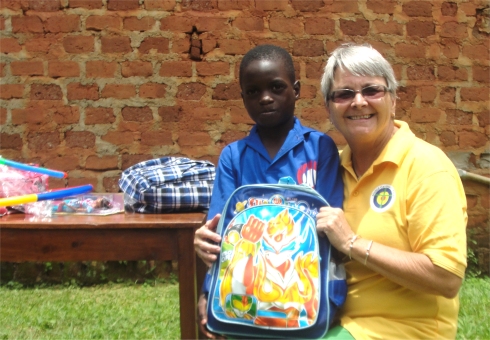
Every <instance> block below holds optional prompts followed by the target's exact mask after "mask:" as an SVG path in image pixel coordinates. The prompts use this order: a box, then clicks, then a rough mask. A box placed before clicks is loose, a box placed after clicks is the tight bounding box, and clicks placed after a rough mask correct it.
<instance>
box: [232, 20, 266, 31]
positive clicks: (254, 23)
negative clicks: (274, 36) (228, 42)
mask: <svg viewBox="0 0 490 340" xmlns="http://www.w3.org/2000/svg"><path fill="white" fill-rule="evenodd" d="M232 25H233V27H236V28H238V29H239V30H240V31H263V30H264V19H263V18H259V17H237V18H235V20H233V22H232Z"/></svg>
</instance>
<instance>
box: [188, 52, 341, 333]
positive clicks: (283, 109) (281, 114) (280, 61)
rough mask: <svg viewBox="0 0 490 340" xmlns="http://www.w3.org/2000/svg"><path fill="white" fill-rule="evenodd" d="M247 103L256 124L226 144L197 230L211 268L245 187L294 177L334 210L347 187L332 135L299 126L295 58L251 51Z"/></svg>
mask: <svg viewBox="0 0 490 340" xmlns="http://www.w3.org/2000/svg"><path fill="white" fill-rule="evenodd" d="M239 72H240V73H239V80H240V88H241V90H242V92H241V96H242V99H243V104H244V106H245V109H246V110H247V112H248V114H249V115H250V118H252V120H253V121H254V122H255V125H254V127H253V128H252V130H251V131H250V134H249V135H248V136H247V137H245V138H243V139H241V140H239V141H236V142H233V143H231V144H229V145H227V146H226V147H225V148H224V149H223V151H222V153H221V155H220V158H219V163H218V167H217V170H216V179H215V182H214V187H213V194H212V197H211V204H210V208H209V212H208V217H211V218H212V219H211V220H208V221H207V223H206V225H204V226H203V227H201V228H200V229H198V230H197V231H196V234H195V237H194V248H195V250H196V253H197V254H198V256H199V257H200V258H201V259H202V260H203V261H204V262H205V263H206V264H207V265H208V266H211V265H212V263H213V262H214V261H215V260H216V259H217V255H216V254H217V253H219V250H220V248H219V246H217V245H216V244H219V242H220V241H221V237H220V235H218V234H217V233H216V232H215V230H216V226H217V224H218V221H219V218H220V215H219V213H220V212H221V211H222V209H223V207H224V204H225V202H226V201H227V199H228V197H230V196H231V194H232V193H233V191H234V190H235V189H236V188H238V187H240V186H242V185H246V184H257V183H278V181H279V179H280V178H281V177H286V176H290V177H293V179H294V180H295V181H296V183H297V184H307V185H309V186H310V187H312V188H314V189H316V190H317V191H318V192H319V193H320V194H321V195H322V196H323V197H324V198H325V199H326V200H327V202H329V204H330V205H331V206H333V207H342V200H343V185H342V178H341V176H340V172H339V155H338V150H337V147H336V146H335V144H334V142H333V141H332V139H331V138H330V137H328V136H327V135H325V134H324V133H321V132H319V131H316V130H314V129H310V128H307V127H304V126H302V125H301V123H300V122H299V120H298V119H297V118H296V117H295V116H294V110H295V103H296V100H297V99H298V98H299V93H300V83H299V81H297V80H295V71H294V64H293V60H292V58H291V55H290V54H289V53H288V52H287V51H286V50H284V49H282V48H280V47H277V46H273V45H261V46H257V47H255V48H253V49H252V50H250V51H249V52H247V54H245V56H244V57H243V59H242V62H241V64H240V71H239ZM207 284H209V282H208V277H207V278H206V281H205V283H204V286H203V294H201V296H200V298H199V306H198V309H199V310H198V312H199V319H200V323H199V327H200V330H201V331H202V332H203V333H204V334H205V335H206V336H207V337H208V338H215V337H216V335H214V334H212V333H209V331H207V330H206V322H207V317H206V305H207V292H208V290H209V287H208V286H207Z"/></svg>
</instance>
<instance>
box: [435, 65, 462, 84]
mask: <svg viewBox="0 0 490 340" xmlns="http://www.w3.org/2000/svg"><path fill="white" fill-rule="evenodd" d="M437 78H438V79H439V80H442V81H456V80H462V81H467V80H468V71H467V70H466V69H464V68H458V67H456V66H453V67H451V66H439V67H438V69H437Z"/></svg>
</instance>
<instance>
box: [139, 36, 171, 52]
mask: <svg viewBox="0 0 490 340" xmlns="http://www.w3.org/2000/svg"><path fill="white" fill-rule="evenodd" d="M138 50H139V52H140V53H148V52H150V51H151V50H155V51H156V52H158V53H169V40H168V38H160V37H148V38H145V39H144V40H143V41H142V42H141V44H140V47H139V48H138Z"/></svg>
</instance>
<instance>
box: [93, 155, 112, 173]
mask: <svg viewBox="0 0 490 340" xmlns="http://www.w3.org/2000/svg"><path fill="white" fill-rule="evenodd" d="M117 168H118V156H100V157H99V156H95V155H92V156H88V157H87V160H86V161H85V169H87V170H104V171H106V170H114V169H117Z"/></svg>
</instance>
